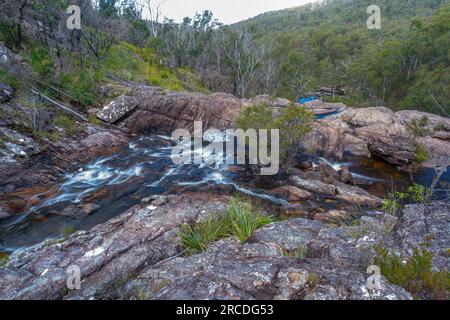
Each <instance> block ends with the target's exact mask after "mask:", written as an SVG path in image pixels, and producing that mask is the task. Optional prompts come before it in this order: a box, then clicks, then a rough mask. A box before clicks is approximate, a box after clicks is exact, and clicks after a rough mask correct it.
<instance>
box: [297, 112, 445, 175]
mask: <svg viewBox="0 0 450 320" xmlns="http://www.w3.org/2000/svg"><path fill="white" fill-rule="evenodd" d="M423 117H425V118H426V119H429V120H427V124H426V125H425V126H424V128H421V129H424V130H422V131H423V134H424V136H418V135H417V133H415V132H414V130H413V129H411V123H412V121H413V120H414V119H416V120H417V121H419V120H420V119H421V118H423ZM449 127H450V119H448V118H444V117H440V116H437V115H432V114H428V113H424V112H418V111H400V112H397V113H394V112H393V111H392V110H390V109H388V108H385V107H377V108H363V109H352V108H349V109H347V110H345V111H343V112H341V113H340V114H338V115H334V116H331V117H329V118H326V119H323V120H319V121H317V122H316V123H315V124H314V128H313V130H312V132H311V133H309V134H308V135H307V137H306V138H305V139H303V141H302V142H301V144H302V146H303V147H304V148H305V149H306V150H316V151H319V152H321V153H323V154H324V155H325V156H327V157H332V158H333V157H334V158H336V159H342V158H343V157H344V154H346V153H348V154H351V155H354V156H369V157H370V156H377V157H381V158H383V159H384V160H386V161H387V162H389V163H391V164H394V165H397V166H405V165H409V164H411V163H412V162H413V161H414V160H415V159H416V146H417V144H422V145H423V146H424V147H425V148H426V149H427V150H428V152H429V155H430V160H429V161H427V162H426V163H425V164H424V165H425V166H434V165H435V160H436V159H441V160H442V159H450V154H449V150H450V142H449V140H448V138H447V136H448V132H450V130H449ZM441 162H442V161H441ZM447 162H448V161H447Z"/></svg>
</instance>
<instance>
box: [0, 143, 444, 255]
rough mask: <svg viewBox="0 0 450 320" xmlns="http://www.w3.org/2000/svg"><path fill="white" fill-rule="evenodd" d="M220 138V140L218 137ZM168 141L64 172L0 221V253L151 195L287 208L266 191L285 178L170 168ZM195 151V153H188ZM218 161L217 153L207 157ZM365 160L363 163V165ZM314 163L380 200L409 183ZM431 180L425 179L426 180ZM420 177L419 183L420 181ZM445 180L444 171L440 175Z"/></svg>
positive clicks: (364, 169)
mask: <svg viewBox="0 0 450 320" xmlns="http://www.w3.org/2000/svg"><path fill="white" fill-rule="evenodd" d="M222 138H224V137H222ZM168 139H169V138H168V137H162V136H141V137H139V138H137V139H135V140H133V141H131V142H130V143H129V146H128V148H123V149H122V150H120V151H119V152H118V153H116V154H114V155H112V156H110V157H105V158H99V159H97V160H96V161H94V162H92V163H89V164H86V165H85V166H83V167H81V168H79V170H78V171H77V172H73V173H71V174H67V175H66V176H65V177H64V178H63V179H62V182H61V184H60V185H59V191H58V192H57V193H56V195H54V196H53V197H51V198H48V199H46V200H45V201H43V202H41V203H39V204H37V205H35V206H34V207H32V208H30V209H29V210H28V211H27V212H25V213H23V214H21V215H18V216H14V217H12V218H8V219H5V220H2V221H0V252H11V251H16V250H19V249H21V248H24V247H28V246H31V245H33V244H36V243H39V242H41V241H43V240H45V239H51V238H59V237H61V235H62V229H63V228H71V229H72V228H73V229H74V230H80V229H83V230H88V229H90V228H92V227H93V226H95V225H98V224H100V223H103V222H105V221H107V220H109V219H110V218H112V217H115V216H117V215H119V214H120V213H122V212H124V211H125V210H127V209H128V208H130V207H132V206H133V205H135V204H138V203H139V202H140V201H141V199H143V198H146V197H148V196H152V195H162V194H180V193H182V192H185V191H202V190H204V191H210V190H214V191H215V192H223V193H233V192H236V191H238V192H241V193H244V194H247V195H250V196H253V197H257V198H259V199H261V200H263V201H266V202H270V203H273V204H275V205H277V206H284V205H287V204H288V202H287V201H286V199H283V198H279V197H276V196H274V195H273V194H271V193H270V191H268V190H271V189H273V188H274V187H276V186H279V185H280V180H281V185H282V184H283V183H285V182H286V180H284V182H283V179H286V178H287V177H282V176H281V175H279V176H277V177H270V178H265V179H264V180H263V181H264V182H263V183H262V182H261V179H259V178H258V177H248V175H245V174H242V173H240V171H239V170H235V169H236V166H234V169H232V168H231V167H229V166H227V165H225V164H222V161H219V163H218V164H212V165H207V164H201V165H176V164H173V162H172V160H171V157H170V155H171V152H172V144H171V141H170V140H168ZM194 152H195V150H194ZM209 157H211V158H213V159H215V160H217V159H220V160H223V159H224V157H225V156H224V155H223V154H215V155H209ZM364 161H365V162H364ZM315 162H316V164H319V163H327V164H329V165H330V166H332V167H333V168H334V169H336V170H339V169H340V168H341V167H342V166H346V167H348V168H349V169H350V171H351V172H352V173H353V175H354V177H355V178H356V179H358V180H360V181H362V185H361V186H362V187H364V188H365V189H367V190H369V191H370V192H372V193H374V194H377V195H380V196H383V195H385V194H386V193H387V192H388V191H389V190H390V187H391V186H392V181H395V184H396V187H399V186H402V185H407V184H409V181H408V177H407V175H405V174H404V173H403V174H402V173H399V172H398V171H397V170H396V169H395V168H393V167H391V166H388V165H385V164H383V165H381V164H380V163H381V162H380V161H376V160H366V159H352V161H348V162H344V163H333V162H329V161H328V160H326V159H324V158H317V159H316V161H315ZM430 177H431V178H430ZM420 179H422V181H421V180H420ZM430 179H432V176H430V173H427V174H425V175H422V178H421V176H419V180H418V182H423V183H429V181H430ZM445 179H447V181H450V170H448V171H447V173H446V178H445ZM85 203H95V204H97V205H99V206H100V208H99V210H97V211H96V212H94V213H93V214H92V215H88V216H84V217H82V218H80V219H74V218H69V217H66V216H61V215H60V214H59V213H60V212H62V211H63V210H64V209H65V208H66V207H68V206H70V205H73V204H85Z"/></svg>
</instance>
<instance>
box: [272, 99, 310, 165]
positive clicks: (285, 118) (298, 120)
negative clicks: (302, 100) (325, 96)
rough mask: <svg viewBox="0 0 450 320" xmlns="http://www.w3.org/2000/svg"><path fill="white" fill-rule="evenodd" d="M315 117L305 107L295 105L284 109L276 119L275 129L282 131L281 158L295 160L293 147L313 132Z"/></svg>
mask: <svg viewBox="0 0 450 320" xmlns="http://www.w3.org/2000/svg"><path fill="white" fill-rule="evenodd" d="M314 120H315V115H314V114H313V113H312V112H310V111H307V110H306V109H305V108H304V107H300V106H297V105H295V104H291V105H289V106H288V107H287V108H285V109H283V111H282V113H281V116H280V117H279V118H278V119H276V121H275V127H276V128H279V129H280V156H281V159H283V160H285V161H290V160H292V159H293V158H294V155H295V152H296V150H295V149H294V148H293V146H294V145H295V144H296V143H298V142H299V141H300V140H301V138H302V137H303V136H304V135H305V134H307V133H308V132H309V131H310V130H311V124H312V123H313V121H314Z"/></svg>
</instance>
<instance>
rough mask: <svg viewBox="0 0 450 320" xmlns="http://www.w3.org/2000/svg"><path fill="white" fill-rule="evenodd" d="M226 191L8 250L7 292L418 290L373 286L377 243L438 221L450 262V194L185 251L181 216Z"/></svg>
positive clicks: (0, 294)
mask: <svg viewBox="0 0 450 320" xmlns="http://www.w3.org/2000/svg"><path fill="white" fill-rule="evenodd" d="M226 205H227V198H226V197H218V196H211V195H206V194H185V195H182V196H169V197H164V198H163V199H159V198H156V197H155V198H148V199H146V201H144V202H143V204H142V205H139V206H136V207H134V208H131V209H130V210H128V211H127V212H125V213H124V214H122V215H121V216H119V217H118V218H115V219H113V220H111V221H109V222H107V223H104V224H102V225H99V226H97V227H95V228H93V229H92V230H90V231H88V232H86V231H81V232H78V233H76V234H74V235H72V236H71V237H70V238H69V239H67V240H64V241H47V242H45V243H42V244H40V245H37V246H35V247H33V248H30V249H27V250H25V251H23V252H21V253H17V254H13V255H11V257H10V259H9V262H8V263H7V264H6V266H5V267H3V268H2V269H0V298H2V299H26V298H27V299H30V298H31V299H92V298H94V299H108V298H122V299H370V300H375V299H412V296H411V294H409V293H408V292H407V291H405V290H404V289H403V288H400V287H398V286H396V285H393V284H390V283H389V282H388V281H387V280H386V279H385V278H384V277H381V290H371V289H369V287H368V286H367V284H368V282H367V279H368V277H369V274H366V269H367V267H368V266H369V265H370V264H371V263H372V262H371V260H372V258H373V254H374V252H373V246H374V245H375V244H382V245H383V246H385V247H386V248H388V249H389V250H392V251H395V252H398V251H401V252H409V251H410V250H411V248H413V247H415V246H416V245H418V244H419V242H420V240H416V239H420V238H421V237H422V238H427V234H428V233H429V232H430V231H432V232H433V234H434V240H433V241H434V242H432V243H431V246H430V248H431V250H432V251H433V252H435V253H436V259H435V260H434V261H433V264H434V267H435V268H437V269H439V268H445V267H446V266H447V265H448V258H447V260H445V259H444V258H445V257H444V255H443V254H442V252H443V249H444V248H446V245H447V244H448V240H449V239H448V234H449V233H448V221H447V218H446V217H448V214H449V212H450V208H449V206H448V204H445V203H432V204H431V205H430V206H429V207H428V208H427V207H424V206H421V205H412V206H407V207H405V209H404V212H403V216H401V217H400V219H399V220H397V219H396V218H395V217H392V216H389V215H386V214H383V213H379V212H367V216H365V217H363V218H362V219H361V225H359V226H355V227H339V228H330V227H328V226H326V225H325V224H323V223H321V222H317V221H311V220H306V219H300V218H299V219H291V220H285V221H282V222H275V223H272V224H269V225H267V226H265V227H263V228H261V229H259V230H257V231H256V232H255V233H254V234H253V235H252V236H251V237H250V239H249V240H248V241H247V242H246V243H244V244H242V243H241V242H239V241H238V240H236V239H234V238H226V239H222V240H220V241H217V242H215V243H212V244H211V245H210V246H209V247H208V249H207V250H206V251H205V252H202V253H198V254H194V255H191V256H183V254H182V248H180V246H179V240H178V235H177V232H178V230H179V227H180V226H181V225H182V224H183V223H192V222H194V221H199V220H203V219H205V218H206V217H207V216H209V215H210V214H212V213H213V212H217V210H223V209H225V207H226ZM71 265H76V266H78V267H80V270H81V272H82V283H81V290H73V291H70V290H67V288H66V280H67V277H68V274H67V273H66V271H67V268H68V267H69V266H71Z"/></svg>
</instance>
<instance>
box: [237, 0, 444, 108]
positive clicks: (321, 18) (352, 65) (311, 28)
mask: <svg viewBox="0 0 450 320" xmlns="http://www.w3.org/2000/svg"><path fill="white" fill-rule="evenodd" d="M326 2H328V3H326V4H323V5H322V6H321V7H319V8H316V9H314V10H313V9H312V5H309V6H305V7H301V8H295V9H289V10H283V11H279V12H273V13H267V14H263V15H261V16H258V17H256V18H254V19H251V20H248V21H246V22H244V23H242V25H244V26H246V27H247V28H251V29H252V30H255V31H254V32H255V34H256V37H257V38H258V39H259V40H260V41H261V43H263V44H264V46H268V47H269V48H271V49H272V54H271V55H270V58H269V59H267V60H266V62H265V65H266V66H267V65H271V64H275V65H278V66H279V68H275V77H276V78H278V79H279V82H277V83H276V84H275V83H274V87H273V88H271V89H272V90H274V91H275V92H277V93H278V94H279V95H283V96H291V97H294V96H299V95H302V94H305V93H307V92H308V91H309V90H311V89H314V88H316V87H318V86H321V85H328V86H333V85H334V86H345V87H348V88H349V89H350V92H351V93H350V97H349V98H351V99H352V100H353V101H351V102H353V103H355V104H358V103H361V102H366V103H368V104H387V105H389V106H391V107H394V108H416V109H421V110H427V111H431V112H437V113H442V114H447V115H448V113H449V112H450V106H449V100H450V99H449V98H450V78H449V71H450V70H449V58H450V57H449V49H450V6H449V2H448V1H441V0H429V1H412V0H399V1H389V0H384V1H383V0H382V1H369V0H357V1H339V0H337V1H326ZM371 4H376V5H378V6H380V8H381V17H382V24H381V30H369V29H368V28H367V27H366V20H367V18H368V14H367V13H366V9H367V7H368V6H369V5H371Z"/></svg>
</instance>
